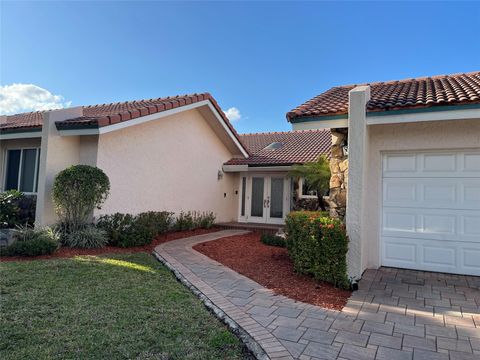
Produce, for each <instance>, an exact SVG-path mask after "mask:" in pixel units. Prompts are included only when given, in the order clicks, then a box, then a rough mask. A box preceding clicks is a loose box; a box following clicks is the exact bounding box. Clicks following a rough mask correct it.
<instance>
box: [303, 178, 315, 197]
mask: <svg viewBox="0 0 480 360" xmlns="http://www.w3.org/2000/svg"><path fill="white" fill-rule="evenodd" d="M299 186H300V189H301V190H302V192H301V193H300V197H302V198H316V197H317V190H316V189H314V188H312V187H311V186H310V185H309V184H308V182H307V181H306V180H305V179H303V178H302V179H300V181H299Z"/></svg>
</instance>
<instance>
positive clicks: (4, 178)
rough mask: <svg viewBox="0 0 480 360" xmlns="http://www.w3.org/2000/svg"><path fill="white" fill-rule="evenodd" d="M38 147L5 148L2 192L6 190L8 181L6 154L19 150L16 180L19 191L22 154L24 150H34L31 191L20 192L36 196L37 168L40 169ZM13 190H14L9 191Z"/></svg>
mask: <svg viewBox="0 0 480 360" xmlns="http://www.w3.org/2000/svg"><path fill="white" fill-rule="evenodd" d="M40 149H41V148H40V147H38V146H23V147H11V148H6V149H5V151H4V154H3V159H4V161H3V179H2V187H3V190H4V191H8V190H7V179H8V174H7V170H8V152H9V151H15V150H20V162H19V164H18V178H17V188H16V190H17V191H21V190H20V185H21V183H22V167H23V156H24V155H23V154H24V151H25V150H35V169H34V178H33V191H22V193H24V194H25V195H37V193H38V177H39V171H38V170H39V167H40ZM10 190H14V189H10Z"/></svg>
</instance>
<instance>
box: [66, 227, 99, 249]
mask: <svg viewBox="0 0 480 360" xmlns="http://www.w3.org/2000/svg"><path fill="white" fill-rule="evenodd" d="M107 243H108V235H107V232H106V231H105V230H103V229H100V228H97V227H95V226H93V225H88V226H85V227H84V228H80V229H76V230H74V231H72V232H70V233H69V234H68V235H66V236H65V239H64V241H63V244H64V245H65V246H68V247H72V248H82V249H93V248H102V247H104V246H106V245H107Z"/></svg>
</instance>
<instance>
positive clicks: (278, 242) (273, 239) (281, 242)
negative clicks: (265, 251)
mask: <svg viewBox="0 0 480 360" xmlns="http://www.w3.org/2000/svg"><path fill="white" fill-rule="evenodd" d="M260 241H261V242H262V243H264V244H265V245H270V246H278V247H286V246H287V243H286V241H285V239H284V238H282V237H280V236H276V235H272V234H262V236H261V237H260Z"/></svg>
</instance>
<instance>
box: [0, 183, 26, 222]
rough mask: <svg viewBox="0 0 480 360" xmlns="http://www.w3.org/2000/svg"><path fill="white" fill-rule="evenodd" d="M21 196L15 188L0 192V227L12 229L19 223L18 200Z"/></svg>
mask: <svg viewBox="0 0 480 360" xmlns="http://www.w3.org/2000/svg"><path fill="white" fill-rule="evenodd" d="M22 196H23V194H22V193H21V192H20V191H17V190H9V191H6V192H2V193H0V229H13V228H14V227H16V226H17V225H20V224H21V222H20V207H19V206H18V201H19V200H20V198H21V197H22Z"/></svg>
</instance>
